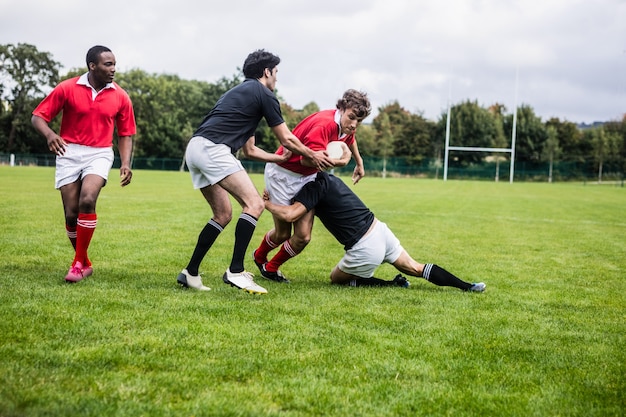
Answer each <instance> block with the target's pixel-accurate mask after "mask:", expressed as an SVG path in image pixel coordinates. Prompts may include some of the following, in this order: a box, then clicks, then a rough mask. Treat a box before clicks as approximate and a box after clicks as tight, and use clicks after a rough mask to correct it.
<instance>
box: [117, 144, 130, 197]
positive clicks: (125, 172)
mask: <svg viewBox="0 0 626 417" xmlns="http://www.w3.org/2000/svg"><path fill="white" fill-rule="evenodd" d="M117 148H118V150H119V152H120V161H121V164H120V185H121V186H122V187H126V186H127V185H128V184H130V181H131V180H132V178H133V171H132V170H131V169H130V158H131V155H132V153H133V137H132V136H121V137H119V138H118V139H117Z"/></svg>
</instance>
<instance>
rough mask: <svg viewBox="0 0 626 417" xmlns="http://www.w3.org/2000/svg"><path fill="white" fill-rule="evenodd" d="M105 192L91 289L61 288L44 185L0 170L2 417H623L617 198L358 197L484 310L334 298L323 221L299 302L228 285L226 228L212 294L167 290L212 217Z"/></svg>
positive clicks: (420, 193) (362, 295) (147, 189)
mask: <svg viewBox="0 0 626 417" xmlns="http://www.w3.org/2000/svg"><path fill="white" fill-rule="evenodd" d="M115 174H116V171H115V170H114V171H112V175H111V179H112V180H113V182H111V183H110V184H109V185H108V186H107V187H106V188H104V190H103V192H102V194H101V196H100V199H99V202H98V228H97V230H96V233H95V236H94V239H93V241H92V245H91V248H90V257H91V258H92V261H93V262H94V268H95V273H94V275H93V276H92V277H90V278H88V279H86V280H85V281H83V282H80V283H78V284H75V285H70V284H66V283H65V282H64V281H63V277H64V275H65V273H66V272H67V269H68V267H69V264H70V262H71V260H72V257H73V253H72V251H71V246H70V243H69V241H68V240H67V237H66V236H65V230H64V223H63V213H62V208H61V199H60V196H59V194H58V192H57V191H56V190H54V188H53V178H54V169H53V168H36V167H13V168H11V167H6V166H0V227H1V229H0V230H2V232H1V234H0V253H1V257H0V273H1V276H2V278H1V280H0V314H1V317H2V320H1V321H0V335H1V336H0V338H1V339H0V416H417V415H419V416H623V415H624V414H625V411H624V410H626V396H625V394H624V392H625V390H626V377H625V375H626V343H625V341H626V338H625V336H626V314H625V313H626V283H625V278H626V273H625V269H626V268H625V267H626V256H625V255H626V217H625V211H626V189H625V188H621V187H616V186H597V185H583V184H579V183H568V184H560V183H556V184H543V183H541V184H540V183H514V184H509V183H508V182H501V183H493V182H472V181H448V182H445V183H444V182H442V181H434V180H416V179H381V178H366V179H364V180H363V181H362V182H361V183H359V184H358V185H357V186H355V187H354V188H355V190H356V192H357V193H358V194H359V195H360V196H361V198H362V199H363V200H364V201H365V202H366V204H368V206H369V207H370V208H371V209H372V210H373V211H374V212H375V213H376V215H377V217H378V218H379V219H381V220H382V221H384V222H386V223H387V224H388V225H389V226H390V227H391V229H392V230H393V231H394V232H395V234H396V235H397V236H398V238H399V239H400V241H401V242H402V243H403V246H404V247H405V248H406V249H407V250H408V251H409V253H411V254H412V255H413V257H414V258H416V259H417V260H418V261H421V262H434V263H437V264H439V265H441V266H442V267H444V268H446V269H448V270H450V271H451V272H453V273H455V274H457V275H458V276H459V277H461V278H463V279H465V280H467V281H484V282H485V283H487V290H486V292H485V293H483V294H470V293H463V292H461V291H459V290H456V289H454V288H444V287H437V286H434V285H432V284H430V283H428V282H426V281H424V280H420V279H415V278H414V279H411V282H412V285H411V287H410V288H408V289H402V288H345V287H335V286H331V285H330V284H329V282H328V274H329V271H330V269H331V268H332V267H333V266H334V265H335V263H336V262H337V260H338V259H339V258H340V257H341V255H342V253H343V251H342V247H341V246H340V245H339V244H338V243H337V242H335V241H334V240H333V239H332V237H331V236H330V235H329V234H328V232H326V231H325V230H324V229H323V227H321V224H320V223H319V222H318V223H316V225H315V228H314V232H313V240H312V242H311V243H310V245H309V247H308V248H307V249H306V250H305V251H304V252H303V253H302V254H301V255H300V256H299V257H298V258H296V259H294V260H292V261H290V262H288V263H287V264H285V265H284V267H283V268H282V270H283V272H284V273H285V275H287V276H288V277H289V278H291V279H292V283H291V284H290V285H284V284H278V283H273V282H269V281H265V280H263V279H262V278H258V282H259V283H260V284H261V285H263V286H265V287H266V288H267V289H268V291H269V294H267V295H265V296H253V295H250V294H247V293H244V292H242V291H237V290H235V289H233V288H231V287H228V286H226V285H225V284H223V283H222V282H221V275H222V273H223V272H224V270H225V269H226V268H227V267H228V264H229V260H230V253H231V250H232V245H233V233H234V222H233V223H231V225H230V226H229V227H228V228H227V229H226V230H225V232H224V233H223V234H222V235H221V236H220V238H219V240H218V241H217V243H216V245H215V246H214V247H213V249H212V250H211V251H210V252H209V256H208V257H207V258H206V259H205V261H204V263H203V265H202V267H201V273H202V275H203V280H204V283H205V284H206V285H208V286H210V287H212V288H213V290H212V291H210V292H207V293H199V292H194V291H189V290H183V289H181V288H179V287H178V286H177V284H176V280H175V278H176V275H177V274H178V272H180V270H181V269H182V268H183V267H184V266H185V265H186V263H187V261H188V258H189V256H190V254H191V251H192V250H193V246H194V245H195V241H196V238H197V234H198V233H199V231H200V229H201V228H202V227H203V225H204V224H205V223H206V222H207V221H208V220H209V218H210V216H211V214H210V211H209V209H208V206H207V205H206V204H205V203H204V201H203V200H202V199H201V196H200V193H199V192H197V191H194V190H193V189H192V186H191V181H190V178H189V174H188V173H179V172H153V171H135V175H134V181H133V184H132V185H131V186H129V187H127V188H124V189H122V188H121V187H119V185H118V184H117V181H116V180H115V178H116V175H115ZM253 179H254V181H255V182H256V184H257V185H258V187H259V189H262V177H261V176H260V175H257V176H253ZM238 213H239V210H238V209H237V208H236V210H235V218H236V216H237V215H238ZM270 227H271V216H270V215H269V213H265V214H264V215H263V216H262V217H261V219H260V221H259V226H258V228H257V231H256V233H255V236H254V238H253V241H252V243H251V245H250V246H251V247H250V250H249V258H248V259H247V268H248V269H249V270H250V271H253V272H254V269H255V267H254V264H253V263H252V261H251V258H250V254H251V251H252V249H253V248H254V247H256V246H257V244H258V243H259V241H260V239H261V237H262V236H263V234H264V233H265V232H266V231H267V230H269V228H270ZM257 275H258V274H257ZM376 275H377V276H381V277H386V278H389V279H390V278H392V277H393V276H394V275H395V271H394V270H393V268H391V267H390V266H389V265H384V266H382V267H381V268H380V269H379V271H378V273H377V274H376Z"/></svg>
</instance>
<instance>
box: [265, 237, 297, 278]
mask: <svg viewBox="0 0 626 417" xmlns="http://www.w3.org/2000/svg"><path fill="white" fill-rule="evenodd" d="M299 253H300V252H296V251H294V250H293V248H292V247H291V244H290V243H289V241H288V240H287V241H286V242H285V243H283V246H281V247H280V250H279V251H278V253H277V254H276V255H274V257H273V258H272V259H271V260H270V261H269V262H268V263H267V264H266V265H265V270H266V271H269V272H276V271H278V268H280V266H281V265H282V264H284V263H285V262H287V261H288V260H290V259H291V258H293V257H294V256H297V255H298V254H299Z"/></svg>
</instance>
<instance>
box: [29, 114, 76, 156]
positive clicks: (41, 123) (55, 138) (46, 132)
mask: <svg viewBox="0 0 626 417" xmlns="http://www.w3.org/2000/svg"><path fill="white" fill-rule="evenodd" d="M30 120H31V123H32V124H33V127H34V128H35V130H37V132H39V133H40V134H41V135H42V136H43V137H45V138H46V141H47V142H48V149H50V152H52V153H54V154H55V155H63V154H64V153H65V147H66V146H67V143H66V142H65V141H64V140H63V138H62V137H61V136H59V135H57V134H56V133H55V131H54V130H52V129H50V126H48V123H47V122H46V121H45V120H44V119H42V118H41V117H39V116H33V117H32V118H31V119H30Z"/></svg>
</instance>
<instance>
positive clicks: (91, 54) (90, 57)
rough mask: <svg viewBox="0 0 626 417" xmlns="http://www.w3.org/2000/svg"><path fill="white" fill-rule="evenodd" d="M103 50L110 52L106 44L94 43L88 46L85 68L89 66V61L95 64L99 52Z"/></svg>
mask: <svg viewBox="0 0 626 417" xmlns="http://www.w3.org/2000/svg"><path fill="white" fill-rule="evenodd" d="M103 52H111V50H110V49H109V48H107V47H106V46H102V45H96V46H92V47H91V48H89V50H88V51H87V58H86V61H87V68H89V63H90V62H93V63H94V64H97V63H98V60H99V59H100V54H101V53H103Z"/></svg>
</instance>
